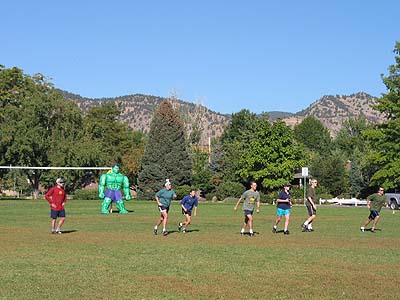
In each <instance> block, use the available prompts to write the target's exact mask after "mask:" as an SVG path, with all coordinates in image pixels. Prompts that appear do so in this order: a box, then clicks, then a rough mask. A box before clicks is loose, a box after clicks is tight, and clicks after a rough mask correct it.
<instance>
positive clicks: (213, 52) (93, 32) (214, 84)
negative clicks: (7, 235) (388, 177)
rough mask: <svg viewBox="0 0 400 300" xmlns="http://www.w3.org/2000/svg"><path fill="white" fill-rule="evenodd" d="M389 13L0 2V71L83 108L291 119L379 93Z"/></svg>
mask: <svg viewBox="0 0 400 300" xmlns="http://www.w3.org/2000/svg"><path fill="white" fill-rule="evenodd" d="M399 11H400V1H398V0H397V1H395V0H393V1H392V0H390V1H389V0H381V1H375V0H363V1H361V0H347V1H342V0H337V1H334V0H332V1H320V0H319V1H314V0H312V1H307V0H304V1H294V0H293V1H292V0H288V1H267V0H265V1H261V0H259V1H258V0H254V1H251V0H248V1H238V0H230V1H219V0H214V1H210V0H202V1H188V0H186V1H184V0H169V1H165V0H159V1H135V0H132V1H128V0H114V1H100V0H98V1H92V0H89V1H84V0H82V1H76V0H70V1H54V0H51V1H50V0H49V1H41V0H38V1H18V0H15V1H3V2H2V3H1V4H0V20H1V21H0V23H1V26H0V37H1V44H0V64H2V65H4V66H5V67H7V68H10V67H14V66H16V67H19V68H21V69H23V70H24V72H25V73H26V74H29V75H32V74H35V73H42V74H44V75H46V76H47V77H49V78H50V81H51V82H53V83H54V85H55V86H56V87H58V88H61V89H64V90H66V91H69V92H72V93H76V94H79V95H81V96H84V97H90V98H101V97H117V96H124V95H128V94H136V93H140V94H149V95H156V96H161V97H168V96H170V95H177V96H178V97H179V98H180V99H182V100H184V101H189V102H194V103H198V102H200V103H202V104H204V105H206V106H207V107H208V108H210V109H212V110H214V111H217V112H221V113H234V112H238V111H239V110H241V109H243V108H246V109H249V110H250V111H252V112H255V113H261V112H262V111H273V110H280V111H288V112H297V111H299V110H301V109H304V108H306V107H307V106H309V105H310V104H311V103H313V102H314V101H316V100H318V99H319V98H321V97H322V96H323V95H336V94H340V95H350V94H353V93H357V92H361V91H363V92H366V93H369V94H371V95H373V96H380V95H381V94H382V93H385V92H386V88H385V86H384V84H383V83H382V80H381V77H380V75H381V74H382V73H383V74H387V69H388V67H389V65H391V64H393V63H394V53H393V49H394V45H395V42H396V41H398V40H400V25H399V20H398V12H399Z"/></svg>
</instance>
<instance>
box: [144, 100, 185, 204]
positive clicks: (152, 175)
mask: <svg viewBox="0 0 400 300" xmlns="http://www.w3.org/2000/svg"><path fill="white" fill-rule="evenodd" d="M185 137H186V132H185V129H184V125H183V122H182V120H181V119H180V118H179V115H178V114H177V112H175V111H174V109H173V108H172V105H171V104H170V103H169V102H168V101H163V102H162V103H161V104H160V105H159V107H158V108H157V110H156V111H155V113H154V116H153V119H152V121H151V125H150V132H149V137H148V142H147V144H146V148H145V152H144V155H143V157H142V170H141V172H140V173H139V177H138V187H139V197H140V198H147V199H150V198H153V197H154V193H155V192H156V191H157V190H159V189H160V188H162V186H163V183H164V181H165V179H166V178H169V179H170V180H171V182H172V184H173V185H175V186H179V185H185V184H188V185H189V184H190V183H191V179H192V161H191V157H190V155H189V153H190V152H189V147H188V144H187V141H186V138H185Z"/></svg>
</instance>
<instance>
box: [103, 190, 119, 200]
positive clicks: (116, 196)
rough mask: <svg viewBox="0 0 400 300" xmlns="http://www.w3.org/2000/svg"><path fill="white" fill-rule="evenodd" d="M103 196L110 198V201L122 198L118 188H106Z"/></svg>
mask: <svg viewBox="0 0 400 300" xmlns="http://www.w3.org/2000/svg"><path fill="white" fill-rule="evenodd" d="M104 196H105V197H106V198H110V199H111V200H112V202H118V201H121V200H122V194H121V191H120V190H106V193H105V195H104Z"/></svg>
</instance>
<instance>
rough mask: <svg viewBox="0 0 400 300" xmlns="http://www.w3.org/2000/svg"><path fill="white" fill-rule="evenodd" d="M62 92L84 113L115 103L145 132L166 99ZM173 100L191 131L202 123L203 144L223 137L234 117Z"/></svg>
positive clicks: (124, 117)
mask: <svg viewBox="0 0 400 300" xmlns="http://www.w3.org/2000/svg"><path fill="white" fill-rule="evenodd" d="M60 92H61V93H62V94H63V96H64V98H65V99H66V100H68V101H73V102H75V103H76V104H77V105H78V106H79V108H80V109H81V110H82V111H83V112H84V113H86V112H88V111H89V109H90V108H91V107H93V106H98V105H102V104H103V103H109V102H115V103H116V104H117V106H118V107H119V108H120V109H121V115H120V120H121V121H123V122H125V123H127V124H128V125H129V126H130V127H131V128H132V129H134V130H136V131H140V132H143V133H148V132H149V130H150V123H151V117H152V116H153V113H154V111H155V109H156V108H157V106H158V105H159V104H160V103H161V102H162V101H163V100H165V98H162V97H157V96H150V95H141V94H135V95H128V96H122V97H115V98H97V99H92V98H85V97H81V96H79V95H75V94H72V93H69V92H66V91H62V90H60ZM171 102H172V105H173V107H174V109H175V110H177V111H179V112H180V114H181V118H182V119H183V121H184V122H185V124H186V127H187V130H188V132H189V133H190V132H191V131H192V128H193V126H198V128H199V129H200V130H201V132H202V135H201V137H200V144H201V145H208V140H209V138H211V139H213V138H216V137H219V136H220V135H221V134H222V132H223V130H224V129H225V127H226V125H227V124H228V122H229V119H230V115H224V114H220V113H216V112H214V111H211V110H209V109H208V108H207V107H205V106H203V105H201V104H193V103H189V102H184V101H181V100H177V99H173V100H171Z"/></svg>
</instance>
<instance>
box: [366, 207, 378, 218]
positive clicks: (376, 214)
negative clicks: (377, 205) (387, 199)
mask: <svg viewBox="0 0 400 300" xmlns="http://www.w3.org/2000/svg"><path fill="white" fill-rule="evenodd" d="M376 217H379V212H378V211H377V210H374V209H373V210H371V211H370V213H369V216H368V219H370V220H374V219H375V218H376Z"/></svg>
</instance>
